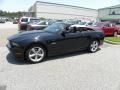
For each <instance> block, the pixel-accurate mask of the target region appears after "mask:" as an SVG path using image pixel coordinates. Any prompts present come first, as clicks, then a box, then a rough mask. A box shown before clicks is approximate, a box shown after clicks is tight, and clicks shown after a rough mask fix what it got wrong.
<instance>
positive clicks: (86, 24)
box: [71, 22, 93, 27]
mask: <svg viewBox="0 0 120 90" xmlns="http://www.w3.org/2000/svg"><path fill="white" fill-rule="evenodd" d="M92 24H93V22H79V23H78V24H74V25H71V27H86V26H90V25H92Z"/></svg>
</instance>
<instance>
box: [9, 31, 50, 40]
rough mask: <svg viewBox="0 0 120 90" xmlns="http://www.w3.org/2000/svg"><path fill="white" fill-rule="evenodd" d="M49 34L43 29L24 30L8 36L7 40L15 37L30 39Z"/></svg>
mask: <svg viewBox="0 0 120 90" xmlns="http://www.w3.org/2000/svg"><path fill="white" fill-rule="evenodd" d="M49 35H52V33H50V32H46V31H43V30H39V31H38V30H34V31H25V32H20V33H18V34H15V35H13V36H11V37H9V38H8V40H15V39H19V40H25V39H28V38H29V39H31V38H35V37H44V36H49Z"/></svg>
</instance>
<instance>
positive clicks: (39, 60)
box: [25, 45, 46, 63]
mask: <svg viewBox="0 0 120 90" xmlns="http://www.w3.org/2000/svg"><path fill="white" fill-rule="evenodd" d="M38 48H39V49H42V50H41V51H40V52H42V53H43V56H39V57H41V59H36V57H38V56H37V54H35V53H34V52H33V54H35V55H36V56H35V59H32V58H33V57H34V56H33V57H32V56H31V57H30V54H31V52H32V49H36V50H37V49H38ZM36 50H35V51H36ZM36 52H37V51H36ZM39 54H40V53H39ZM31 55H32V54H31ZM41 55H42V54H41ZM45 57H46V50H45V48H44V47H43V46H41V45H32V46H31V47H29V49H28V50H27V51H26V52H25V58H26V60H27V61H29V62H30V63H39V62H42V61H43V60H44V58H45Z"/></svg>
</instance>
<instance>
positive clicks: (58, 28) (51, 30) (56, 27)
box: [44, 23, 65, 33]
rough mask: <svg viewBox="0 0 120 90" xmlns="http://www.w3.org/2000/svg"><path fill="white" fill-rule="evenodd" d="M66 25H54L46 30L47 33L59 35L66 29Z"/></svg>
mask: <svg viewBox="0 0 120 90" xmlns="http://www.w3.org/2000/svg"><path fill="white" fill-rule="evenodd" d="M64 25H65V24H64V23H53V24H52V25H50V26H48V27H47V28H45V29H44V30H45V31H47V32H52V33H57V32H59V31H60V30H61V29H63V28H64Z"/></svg>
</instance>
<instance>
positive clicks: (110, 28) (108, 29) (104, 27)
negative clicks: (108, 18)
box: [103, 23, 114, 35]
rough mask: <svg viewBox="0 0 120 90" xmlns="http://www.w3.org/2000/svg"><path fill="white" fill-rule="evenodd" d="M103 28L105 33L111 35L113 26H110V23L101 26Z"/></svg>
mask: <svg viewBox="0 0 120 90" xmlns="http://www.w3.org/2000/svg"><path fill="white" fill-rule="evenodd" d="M103 30H104V32H105V34H106V35H112V34H113V31H114V27H112V24H110V23H108V24H105V25H104V26H103Z"/></svg>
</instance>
